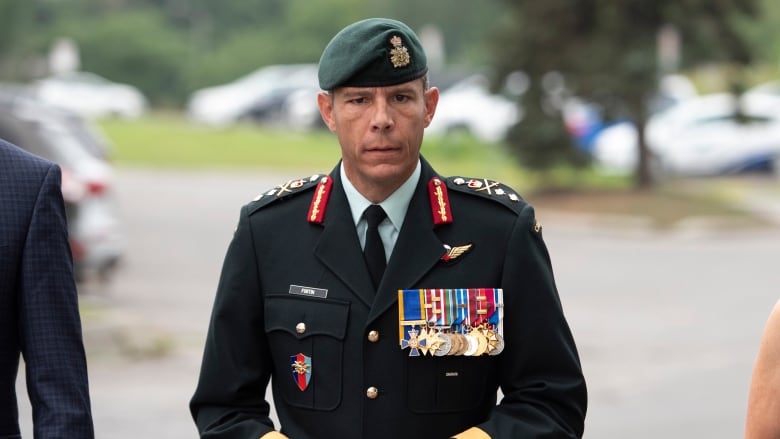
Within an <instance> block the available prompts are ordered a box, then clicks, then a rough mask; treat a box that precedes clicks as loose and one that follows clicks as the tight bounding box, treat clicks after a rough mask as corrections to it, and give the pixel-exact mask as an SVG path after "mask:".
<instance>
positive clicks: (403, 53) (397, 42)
mask: <svg viewBox="0 0 780 439" xmlns="http://www.w3.org/2000/svg"><path fill="white" fill-rule="evenodd" d="M390 44H392V45H393V48H392V49H391V50H390V62H391V63H393V67H395V68H398V67H405V66H407V65H409V62H410V61H411V58H410V57H409V51H408V50H407V49H406V47H404V46H403V41H402V40H401V37H399V36H398V35H394V36H393V38H390Z"/></svg>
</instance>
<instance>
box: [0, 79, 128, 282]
mask: <svg viewBox="0 0 780 439" xmlns="http://www.w3.org/2000/svg"><path fill="white" fill-rule="evenodd" d="M95 133H96V131H95V129H94V127H92V126H91V125H90V124H89V122H88V121H87V120H85V119H84V118H82V117H80V116H78V115H76V114H75V113H72V112H69V111H67V110H62V109H59V108H54V107H51V106H49V105H46V104H43V103H41V102H39V101H36V100H35V99H33V98H32V97H30V96H27V95H25V94H24V93H20V92H8V91H7V90H0V138H3V139H5V140H8V141H9V142H12V143H14V144H16V145H18V146H19V147H21V148H23V149H26V150H28V151H29V152H31V153H33V154H36V155H38V156H40V157H43V158H46V159H49V160H51V161H53V162H55V163H57V164H59V165H60V167H61V168H62V195H63V198H64V200H65V207H66V214H67V217H68V228H69V238H70V244H71V249H72V251H73V261H74V269H75V271H76V276H77V279H79V280H83V279H85V278H87V277H88V276H91V275H93V274H97V275H98V276H100V278H101V279H104V280H106V279H108V277H109V276H110V274H111V272H112V270H113V268H114V267H115V266H116V264H117V262H118V261H119V260H120V259H121V257H122V255H123V253H124V248H125V237H124V235H123V233H122V229H121V224H120V221H119V215H118V212H117V206H116V200H115V198H114V192H113V169H112V167H111V165H110V163H109V162H108V161H107V160H106V155H107V154H108V149H107V148H108V146H107V145H106V143H105V140H104V139H103V138H102V137H100V136H98V135H97V134H95Z"/></svg>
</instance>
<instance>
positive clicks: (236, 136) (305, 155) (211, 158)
mask: <svg viewBox="0 0 780 439" xmlns="http://www.w3.org/2000/svg"><path fill="white" fill-rule="evenodd" d="M100 128H101V129H102V130H103V132H104V133H105V134H106V135H107V137H108V138H109V139H110V141H111V143H112V144H113V147H114V151H113V158H114V161H115V163H116V164H117V165H118V166H143V167H157V168H187V169H214V168H236V169H237V168H244V169H252V168H258V169H263V168H264V169H268V168H273V169H287V170H294V171H298V170H300V171H301V172H304V173H308V172H328V171H330V170H331V169H332V168H333V166H334V165H335V164H336V163H337V162H338V160H339V157H340V149H339V146H338V143H337V141H336V136H335V135H334V134H333V133H331V132H329V131H327V130H321V131H314V132H295V131H290V130H283V129H274V128H268V127H261V126H258V125H253V124H238V125H234V126H230V127H224V128H214V127H206V126H201V125H195V124H192V123H189V122H188V121H187V120H185V119H184V118H183V117H180V116H178V115H172V114H153V115H151V116H148V117H145V118H142V119H138V120H132V121H126V120H104V121H101V122H100ZM422 154H423V155H424V156H425V158H426V159H427V160H428V161H430V162H431V164H433V166H434V167H435V168H436V170H437V171H438V172H440V173H442V174H444V175H461V176H466V177H478V178H488V179H492V180H498V181H501V182H503V183H506V184H508V185H510V186H512V187H514V188H515V189H517V190H519V191H521V192H527V191H531V190H535V188H537V187H540V186H549V185H555V186H556V187H582V186H587V187H599V188H614V187H625V186H626V185H627V181H626V179H615V178H609V177H603V176H599V175H598V174H596V173H594V172H583V171H574V170H571V169H568V168H560V169H556V170H554V171H553V172H550V173H547V174H545V176H544V177H541V176H540V175H539V174H538V173H532V172H529V171H527V170H523V169H521V168H520V167H519V166H518V164H517V161H516V160H515V159H514V158H513V157H512V156H511V155H510V154H509V153H508V151H507V149H506V147H505V146H504V145H500V144H486V143H481V142H479V141H477V140H475V139H474V138H473V137H470V136H466V135H456V136H450V137H447V138H446V139H444V138H438V137H434V136H428V137H426V139H425V142H424V144H423V149H422Z"/></svg>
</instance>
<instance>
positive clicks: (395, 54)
mask: <svg viewBox="0 0 780 439" xmlns="http://www.w3.org/2000/svg"><path fill="white" fill-rule="evenodd" d="M427 72H428V62H427V58H426V56H425V52H424V51H423V48H422V44H421V43H420V39H419V38H417V35H415V33H414V31H412V30H411V29H410V28H409V26H407V25H405V24H403V23H401V22H400V21H396V20H391V19H388V18H369V19H367V20H362V21H358V22H357V23H353V24H351V25H349V26H347V27H345V28H344V29H342V30H341V32H339V33H338V34H336V36H335V37H333V39H332V40H330V43H328V45H327V46H326V47H325V50H324V51H323V52H322V57H321V58H320V66H319V72H318V77H319V81H320V88H321V89H323V90H332V89H334V88H336V87H344V86H348V87H382V86H388V85H395V84H401V83H404V82H408V81H411V80H414V79H417V78H419V77H421V76H423V75H425V74H426V73H427Z"/></svg>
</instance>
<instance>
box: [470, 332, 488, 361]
mask: <svg viewBox="0 0 780 439" xmlns="http://www.w3.org/2000/svg"><path fill="white" fill-rule="evenodd" d="M469 334H470V335H471V336H473V337H474V338H476V339H477V351H476V352H474V355H475V356H479V355H482V354H484V353H485V352H486V351H487V348H488V341H487V337H485V334H483V333H482V331H480V330H479V329H477V328H474V329H472V330H471V332H470V333H469Z"/></svg>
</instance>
